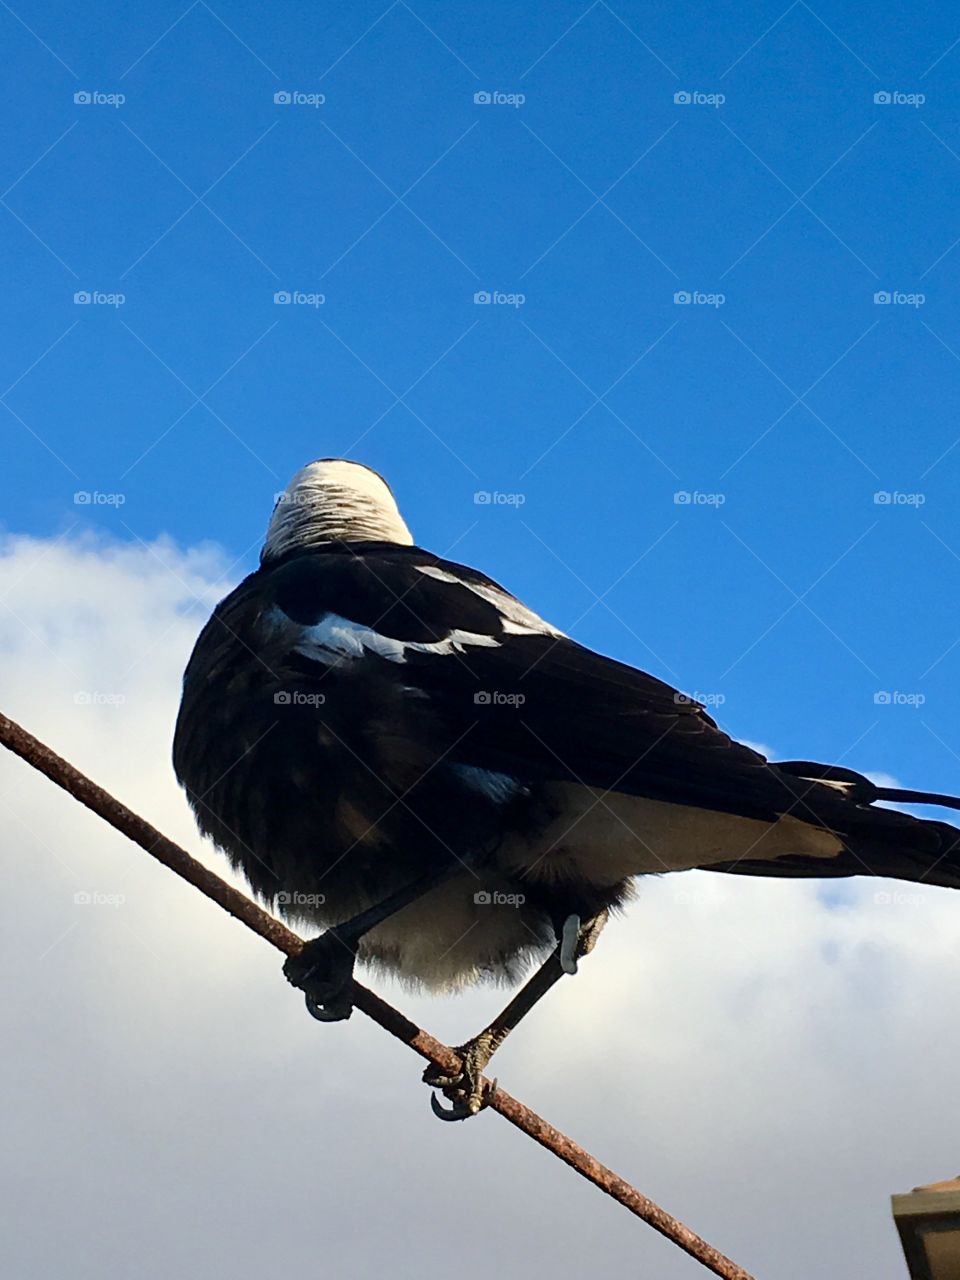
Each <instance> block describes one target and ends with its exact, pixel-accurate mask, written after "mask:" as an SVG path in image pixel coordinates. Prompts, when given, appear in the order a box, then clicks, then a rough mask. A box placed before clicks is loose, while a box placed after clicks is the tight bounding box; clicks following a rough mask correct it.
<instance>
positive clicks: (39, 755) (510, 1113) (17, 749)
mask: <svg viewBox="0 0 960 1280" xmlns="http://www.w3.org/2000/svg"><path fill="white" fill-rule="evenodd" d="M0 742H2V743H3V745H4V746H5V747H7V748H8V749H9V750H10V751H12V752H13V753H14V754H15V755H17V756H19V757H20V758H21V759H22V760H25V761H26V762H27V764H29V765H32V766H33V768H34V769H37V770H39V772H40V773H42V774H44V775H45V776H46V777H47V778H49V779H50V781H51V782H55V783H56V784H57V786H59V787H62V788H63V790H64V791H67V792H69V794H70V795H72V796H73V797H74V799H75V800H79V801H80V803H81V804H84V805H86V806H87V808H88V809H92V810H93V812H94V813H96V814H98V815H99V816H100V817H101V818H103V819H104V821H105V822H108V823H110V825H111V826H112V827H115V828H116V829H117V830H118V831H121V832H122V833H123V834H124V835H125V836H127V837H128V838H129V839H130V840H132V841H133V842H134V843H135V844H138V845H139V846H140V847H141V848H142V849H145V850H146V852H147V853H149V854H150V855H151V856H152V857H154V858H156V859H157V860H158V861H159V862H162V863H163V865H164V866H165V867H169V868H170V870H171V871H174V872H176V874H177V875H178V876H181V877H182V878H183V879H184V880H187V881H189V882H190V884H192V885H193V886H194V888H196V889H199V890H200V892H201V893H204V894H206V896H207V897H208V898H211V899H212V900H213V901H214V902H216V903H217V904H218V906H221V907H223V909H224V911H228V912H229V913H230V914H231V915H232V916H234V917H235V918H236V919H237V920H239V921H240V922H241V923H242V924H245V925H246V926H247V928H248V929H252V930H253V932H254V933H258V934H259V935H260V937H261V938H264V939H265V940H266V941H267V942H269V943H270V944H271V945H272V946H274V947H276V948H277V950H278V951H282V952H283V953H284V954H285V955H288V956H293V955H296V954H297V952H299V950H300V949H301V947H302V946H303V939H302V938H300V937H298V936H297V934H295V933H293V932H292V931H291V930H290V929H288V928H287V927H286V926H285V925H283V924H281V923H280V921H279V920H276V919H275V918H274V917H273V916H271V915H269V914H268V912H266V911H264V910H263V909H262V908H261V907H259V906H257V904H256V903H255V902H252V901H251V900H250V899H249V898H247V897H246V896H245V895H244V894H242V893H240V892H239V891H238V890H237V889H234V888H233V887H232V886H231V885H229V884H227V883H226V881H225V880H221V879H220V877H219V876H218V875H215V874H214V873H213V872H212V871H209V870H208V869H207V868H206V867H205V866H203V864H202V863H200V862H198V861H197V860H196V858H193V857H191V856H190V854H189V853H187V851H186V850H185V849H181V848H180V846H179V845H177V844H174V842H173V841H172V840H168V839H167V837H166V836H165V835H163V834H162V833H161V832H159V831H157V829H156V828H155V827H152V826H151V825H150V823H149V822H147V821H146V820H145V819H144V818H141V817H139V816H138V815H137V814H135V813H133V812H132V811H131V810H130V809H128V808H127V807H126V805H123V804H121V803H120V801H119V800H117V799H115V798H114V797H113V796H112V795H110V793H109V792H107V791H104V790H103V788H102V787H99V786H97V784H96V783H95V782H93V781H91V779H90V778H88V777H86V776H85V775H84V774H82V773H81V772H80V771H79V770H78V769H75V768H74V766H73V765H72V764H70V763H69V762H68V761H66V760H64V759H63V758H62V757H61V756H58V755H57V754H56V753H55V752H53V751H51V750H50V748H49V747H48V746H46V745H45V744H44V743H42V742H41V741H40V740H39V739H38V738H35V737H34V736H33V735H32V734H30V733H28V732H27V731H26V729H23V728H21V726H20V725H18V724H16V723H15V722H14V721H13V720H10V719H9V718H8V717H7V716H5V715H3V714H2V713H0ZM351 998H352V1000H353V1003H354V1004H355V1006H356V1007H357V1008H358V1009H359V1010H361V1012H363V1013H365V1014H366V1015H367V1017H368V1018H372V1019H373V1021H374V1022H376V1023H377V1024H378V1025H379V1026H381V1027H383V1029H384V1030H385V1031H389V1032H390V1034H391V1035H393V1036H396V1037H397V1039H398V1040H402V1041H403V1043H404V1044H406V1045H409V1047H410V1048H411V1049H413V1050H414V1052H415V1053H419V1054H420V1056H421V1057H422V1058H426V1059H427V1061H428V1062H432V1063H434V1064H435V1065H436V1066H438V1067H441V1068H442V1069H443V1070H445V1071H457V1070H459V1068H460V1059H459V1057H458V1056H457V1054H456V1053H455V1052H454V1050H453V1049H451V1048H450V1046H449V1045H445V1044H442V1043H441V1042H440V1041H439V1040H435V1039H434V1038H433V1036H431V1035H429V1034H428V1033H427V1032H426V1031H423V1030H421V1029H420V1028H419V1027H418V1026H416V1025H415V1024H414V1023H412V1022H411V1021H410V1019H409V1018H405V1017H404V1016H403V1014H402V1013H400V1012H399V1011H398V1010H396V1009H394V1008H393V1006H392V1005H389V1004H387V1003H386V1001H385V1000H381V999H380V997H379V996H377V995H374V993H373V992H372V991H370V990H368V989H367V988H366V987H364V986H362V985H361V984H360V983H359V982H356V981H354V982H353V989H352V993H351ZM489 1107H490V1109H491V1110H493V1111H496V1112H498V1113H499V1114H500V1115H501V1116H503V1118H504V1119H505V1120H508V1121H509V1122H510V1123H511V1124H512V1125H514V1126H515V1127H516V1128H517V1129H520V1130H521V1131H522V1132H523V1133H525V1134H527V1136H528V1137H530V1138H533V1140H534V1141H535V1142H538V1143H539V1144H540V1145H541V1146H542V1147H546V1149H547V1150H548V1151H551V1152H552V1153H553V1154H554V1155H555V1156H558V1157H559V1158H560V1159H561V1160H562V1161H563V1162H564V1163H565V1164H568V1165H569V1166H570V1167H571V1168H572V1169H575V1170H576V1171H577V1173H579V1174H580V1175H581V1177H583V1178H586V1179H587V1181H588V1182H592V1183H593V1185H594V1186H595V1187H599V1189H600V1190H601V1191H603V1192H605V1193H606V1194H607V1195H608V1196H612V1197H613V1199H614V1200H616V1201H617V1202H618V1203H619V1204H622V1205H623V1206H624V1208H625V1209H629V1210H630V1212H631V1213H633V1214H635V1215H636V1216H637V1217H638V1218H642V1219H643V1221H644V1222H646V1223H648V1224H649V1225H650V1226H651V1227H653V1229H654V1230H655V1231H659V1232H660V1234H661V1235H662V1236H666V1238H667V1239H668V1240H671V1241H672V1242H673V1243H674V1244H675V1245H677V1247H678V1248H680V1249H682V1250H683V1251H684V1252H685V1253H687V1254H689V1255H690V1257H691V1258H695V1259H696V1260H697V1262H700V1263H702V1264H703V1266H705V1267H706V1268H707V1269H708V1270H709V1271H712V1272H713V1273H714V1274H715V1275H718V1276H721V1277H723V1280H753V1277H752V1276H751V1275H750V1274H749V1272H747V1271H745V1270H744V1269H743V1267H740V1266H738V1265H737V1263H735V1262H732V1261H731V1260H730V1258H728V1257H726V1256H725V1255H724V1254H722V1253H721V1252H720V1251H719V1249H715V1248H714V1247H713V1245H711V1244H708V1243H707V1242H706V1240H703V1239H702V1238H701V1237H700V1236H698V1235H697V1234H696V1232H694V1231H691V1230H690V1228H689V1227H687V1226H685V1225H684V1224H683V1223H682V1222H680V1221H678V1219H676V1218H674V1217H673V1216H672V1215H671V1214H669V1213H667V1212H666V1210H665V1209H661V1208H660V1206H659V1205H657V1204H655V1203H654V1202H653V1201H652V1200H651V1199H649V1198H648V1197H647V1196H645V1195H643V1194H642V1193H641V1192H639V1191H637V1190H636V1188H635V1187H632V1186H631V1185H630V1184H629V1183H628V1182H626V1181H625V1180H624V1179H623V1178H621V1177H619V1176H618V1175H617V1174H615V1173H614V1172H613V1170H612V1169H608V1168H607V1167H606V1166H605V1165H603V1164H601V1163H600V1161H599V1160H597V1159H595V1158H594V1157H593V1156H592V1155H591V1154H590V1153H589V1151H585V1150H584V1149H583V1147H581V1146H579V1145H578V1144H577V1143H576V1142H574V1141H573V1140H572V1139H571V1138H568V1137H567V1136H566V1135H565V1134H563V1133H561V1132H560V1131H559V1130H558V1129H555V1128H554V1127H553V1125H551V1124H548V1123H547V1121H546V1120H543V1119H541V1118H540V1116H538V1115H536V1114H535V1113H534V1112H533V1111H531V1110H530V1109H529V1107H526V1106H524V1104H523V1103H522V1102H518V1101H517V1099H516V1098H511V1096H510V1095H509V1094H508V1093H507V1092H506V1091H505V1090H504V1089H503V1088H501V1087H499V1086H498V1088H497V1090H496V1092H495V1094H494V1096H493V1098H492V1100H491V1101H490V1104H489Z"/></svg>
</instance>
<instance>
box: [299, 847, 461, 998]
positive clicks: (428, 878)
mask: <svg viewBox="0 0 960 1280" xmlns="http://www.w3.org/2000/svg"><path fill="white" fill-rule="evenodd" d="M463 866H464V864H463V863H461V862H457V863H454V864H453V865H452V866H447V867H444V868H443V869H442V870H439V871H433V872H430V874H429V875H425V876H421V877H420V879H418V880H414V881H412V882H411V883H410V884H408V885H404V887H403V888H402V889H398V890H397V892H396V893H392V894H390V896H389V897H387V898H384V900H383V901H382V902H378V903H376V904H375V905H374V906H372V907H368V908H367V910H366V911H361V912H360V914H359V915H356V916H354V917H353V918H352V919H351V920H345V921H344V922H343V924H338V925H334V927H333V928H332V929H327V930H326V932H325V933H321V935H320V937H319V938H311V939H310V941H309V942H305V943H304V944H303V946H302V948H301V949H300V950H299V951H298V952H297V954H296V955H295V956H290V958H289V959H288V960H287V961H286V963H285V964H284V966H283V972H284V975H285V976H286V978H287V981H288V982H290V983H292V984H293V986H295V987H299V988H300V989H301V991H303V992H305V994H306V1002H307V1009H308V1011H309V1012H310V1013H311V1014H312V1015H313V1017H315V1018H316V1019H317V1020H318V1021H319V1022H342V1021H343V1019H345V1018H349V1017H350V1014H351V1013H352V1012H353V1002H352V1001H351V999H350V984H351V982H352V980H353V967H354V964H355V963H356V959H357V951H358V949H359V947H360V940H361V939H362V938H363V935H364V934H365V933H369V932H370V930H371V929H374V928H376V926H377V925H378V924H381V923H382V922H383V921H384V920H386V919H387V918H388V917H389V916H392V915H394V914H395V913H396V912H397V911H401V910H402V909H403V908H404V907H406V906H409V905H410V903H411V902H415V901H416V900H417V899H418V898H422V897H423V895H424V894H425V893H429V892H430V890H431V889H435V888H436V887H437V885H438V884H442V883H443V881H444V880H448V879H449V878H450V877H451V876H452V875H456V874H458V873H459V872H461V871H462V870H463Z"/></svg>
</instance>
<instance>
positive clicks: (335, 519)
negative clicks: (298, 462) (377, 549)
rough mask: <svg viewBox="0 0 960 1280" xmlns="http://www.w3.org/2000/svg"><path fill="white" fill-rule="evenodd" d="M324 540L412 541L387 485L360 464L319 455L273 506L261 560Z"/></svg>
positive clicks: (409, 543) (262, 562)
mask: <svg viewBox="0 0 960 1280" xmlns="http://www.w3.org/2000/svg"><path fill="white" fill-rule="evenodd" d="M328 542H397V543H401V544H402V545H404V546H411V545H412V543H413V536H412V535H411V533H410V530H409V529H408V528H407V526H406V525H405V524H404V521H403V517H402V516H401V515H400V512H399V511H398V510H397V503H396V499H395V498H394V496H393V493H392V492H391V490H390V486H389V485H388V484H387V482H386V480H384V479H383V477H382V476H379V475H377V473H376V471H371V469H370V468H369V467H365V466H364V465H363V463H361V462H348V461H347V460H346V459H345V458H321V459H319V461H317V462H308V463H307V465H306V466H305V467H303V468H302V469H301V470H300V471H298V472H297V474H296V475H295V476H294V477H293V479H292V480H291V481H290V483H289V484H288V485H287V487H286V489H285V490H284V492H283V493H282V494H281V495H280V496H279V498H278V499H277V503H276V506H275V507H274V508H273V515H272V516H271V517H270V524H269V525H268V526H267V536H266V539H265V540H264V544H263V550H262V551H261V552H260V563H261V564H265V563H267V562H269V561H271V560H277V559H278V558H279V557H280V556H282V555H284V554H285V553H286V552H288V551H292V550H293V549H294V548H297V549H301V548H305V547H315V546H321V545H323V544H324V543H328Z"/></svg>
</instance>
